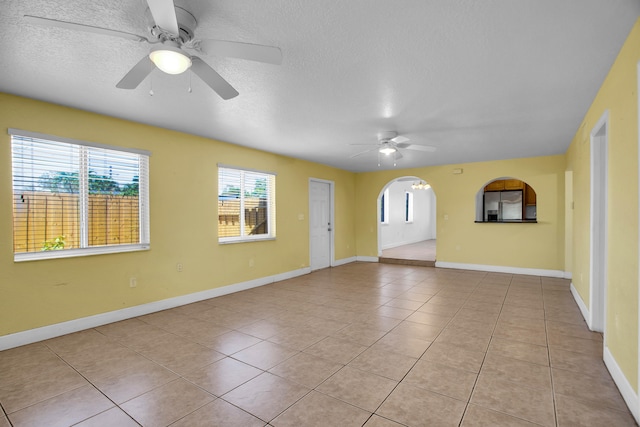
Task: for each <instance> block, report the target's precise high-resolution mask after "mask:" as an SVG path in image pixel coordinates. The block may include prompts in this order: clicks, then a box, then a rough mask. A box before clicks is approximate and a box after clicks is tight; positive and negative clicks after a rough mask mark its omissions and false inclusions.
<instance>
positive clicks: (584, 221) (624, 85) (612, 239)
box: [567, 20, 640, 392]
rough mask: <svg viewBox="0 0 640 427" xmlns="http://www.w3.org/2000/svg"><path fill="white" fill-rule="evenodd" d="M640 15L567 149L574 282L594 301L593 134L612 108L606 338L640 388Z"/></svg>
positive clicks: (627, 375)
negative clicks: (591, 280)
mask: <svg viewBox="0 0 640 427" xmlns="http://www.w3.org/2000/svg"><path fill="white" fill-rule="evenodd" d="M638 61H640V20H639V21H637V22H636V25H635V26H634V28H633V30H632V31H631V33H630V35H629V37H628V38H627V41H626V42H625V44H624V46H623V47H622V49H621V51H620V54H619V55H618V58H617V59H616V61H615V63H614V65H613V67H612V68H611V70H610V72H609V74H608V76H607V78H606V79H605V81H604V83H603V84H602V87H601V88H600V90H599V92H598V94H597V96H596V98H595V100H594V101H593V104H592V105H591V107H590V108H589V110H588V112H587V114H586V116H585V118H584V121H583V123H582V125H581V127H580V129H579V130H578V132H577V133H576V135H575V137H574V139H573V141H572V144H571V146H570V148H569V150H568V152H567V169H568V170H570V171H573V180H574V184H573V199H574V202H575V205H574V206H575V208H574V219H573V283H574V286H575V287H576V289H577V291H578V293H579V294H580V296H581V297H582V299H583V300H584V302H585V303H586V304H587V306H589V268H590V264H589V238H590V225H589V221H590V216H589V215H590V214H589V204H590V163H589V161H590V133H591V130H592V129H593V128H594V126H595V125H596V124H597V122H598V120H599V119H600V117H601V116H602V115H603V114H604V112H605V111H606V110H608V111H609V129H608V130H609V139H608V143H609V153H608V154H609V162H608V188H607V192H608V206H607V215H608V224H607V234H608V248H607V280H606V282H607V283H606V286H607V306H606V311H607V318H606V331H605V333H606V341H607V346H608V347H609V350H610V351H611V353H612V355H613V357H614V358H615V359H616V362H617V363H618V365H619V366H620V368H621V369H622V371H623V373H624V375H625V377H626V378H627V380H628V381H629V383H630V384H631V385H632V386H633V388H634V389H635V390H636V392H637V390H638V384H637V378H638V84H637V64H638Z"/></svg>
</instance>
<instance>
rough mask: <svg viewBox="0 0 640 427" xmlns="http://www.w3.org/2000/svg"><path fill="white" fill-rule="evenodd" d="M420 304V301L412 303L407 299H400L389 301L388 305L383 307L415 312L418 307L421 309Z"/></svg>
mask: <svg viewBox="0 0 640 427" xmlns="http://www.w3.org/2000/svg"><path fill="white" fill-rule="evenodd" d="M422 304H424V303H422V302H420V301H412V300H408V299H402V298H394V299H392V300H391V301H389V302H388V303H386V304H385V306H387V307H395V308H402V309H405V310H411V311H414V310H417V309H419V308H420V307H422Z"/></svg>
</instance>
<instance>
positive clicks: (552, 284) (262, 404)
mask: <svg viewBox="0 0 640 427" xmlns="http://www.w3.org/2000/svg"><path fill="white" fill-rule="evenodd" d="M601 353H602V337H601V335H600V334H597V333H592V332H590V331H589V330H588V329H587V328H586V326H585V323H584V322H583V320H582V318H581V315H580V313H579V311H578V308H577V307H576V304H575V303H574V301H573V299H572V297H571V294H570V292H569V283H568V282H567V281H566V280H561V279H550V278H540V277H533V276H516V275H510V274H494V273H482V272H465V271H455V270H444V269H434V268H425V267H409V266H398V265H390V264H373V263H354V264H349V265H345V266H342V267H338V268H333V269H326V270H322V271H318V272H314V273H312V274H309V275H306V276H302V277H298V278H295V279H291V280H287V281H283V282H279V283H275V284H272V285H269V286H263V287H260V288H255V289H251V290H248V291H244V292H240V293H236V294H232V295H227V296H223V297H219V298H215V299H211V300H207V301H202V302H198V303H195V304H191V305H187V306H183V307H179V308H175V309H171V310H166V311H163V312H159V313H154V314H150V315H146V316H141V317H138V318H135V319H130V320H126V321H122V322H118V323H113V324H109V325H105V326H101V327H98V328H94V329H90V330H86V331H82V332H78V333H74V334H70V335H66V336H62V337H59V338H54V339H51V340H47V341H43V342H40V343H35V344H31V345H27V346H24V347H19V348H15V349H11V350H6V351H3V352H0V405H1V406H2V410H3V412H4V413H2V412H0V427H6V426H10V425H12V426H47V427H53V426H69V425H78V426H85V427H86V426H118V427H121V426H122V427H126V426H137V425H143V426H167V425H172V426H184V427H192V426H242V427H246V426H265V425H269V426H275V427H284V426H296V427H299V426H341V427H347V426H363V425H364V426H366V427H391V426H458V425H461V426H464V427H470V426H516V427H517V426H536V425H541V426H616V427H621V426H633V425H636V424H635V422H634V420H633V418H632V417H631V415H630V413H629V412H628V410H627V408H626V406H625V404H624V402H623V400H622V398H621V396H620V394H619V392H618V390H617V389H616V387H615V385H614V383H613V381H612V380H611V377H610V375H609V374H608V372H607V370H606V368H605V366H604V364H603V362H602V360H601Z"/></svg>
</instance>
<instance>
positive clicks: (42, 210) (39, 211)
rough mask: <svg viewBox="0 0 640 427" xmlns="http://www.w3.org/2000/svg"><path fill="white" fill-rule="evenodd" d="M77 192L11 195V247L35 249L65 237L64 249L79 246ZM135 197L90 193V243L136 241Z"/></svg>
mask: <svg viewBox="0 0 640 427" xmlns="http://www.w3.org/2000/svg"><path fill="white" fill-rule="evenodd" d="M79 202H80V198H79V195H78V194H70V193H48V192H22V193H18V194H14V198H13V218H14V219H13V250H14V252H37V251H40V250H42V248H43V246H44V244H45V242H47V241H52V240H54V239H55V238H57V237H59V236H64V241H65V245H64V248H65V249H74V248H78V247H80V204H79ZM138 205H139V204H138V197H137V196H114V195H109V194H90V195H89V211H88V216H89V226H88V232H89V234H88V240H89V242H88V243H89V246H103V245H111V244H126V243H138V242H139V235H140V233H139V209H138Z"/></svg>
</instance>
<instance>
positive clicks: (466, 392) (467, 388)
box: [402, 360, 478, 402]
mask: <svg viewBox="0 0 640 427" xmlns="http://www.w3.org/2000/svg"><path fill="white" fill-rule="evenodd" d="M477 376H478V375H477V374H475V373H473V372H469V371H463V370H462V369H457V368H452V367H450V366H446V365H441V364H439V363H435V362H429V361H426V360H420V361H418V363H416V365H415V366H414V367H413V368H412V369H411V371H410V372H409V373H408V374H407V376H406V377H405V378H404V379H403V380H402V383H403V384H408V385H411V386H414V387H419V388H422V389H425V390H429V391H433V392H435V393H439V394H443V395H445V396H449V397H453V398H454V399H458V400H462V401H465V402H466V401H468V400H469V397H470V396H471V391H472V390H473V386H474V384H475V382H476V378H477Z"/></svg>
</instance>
